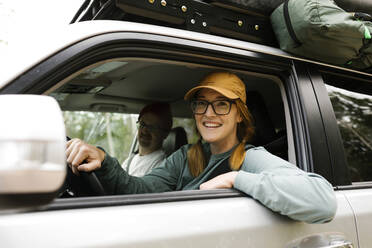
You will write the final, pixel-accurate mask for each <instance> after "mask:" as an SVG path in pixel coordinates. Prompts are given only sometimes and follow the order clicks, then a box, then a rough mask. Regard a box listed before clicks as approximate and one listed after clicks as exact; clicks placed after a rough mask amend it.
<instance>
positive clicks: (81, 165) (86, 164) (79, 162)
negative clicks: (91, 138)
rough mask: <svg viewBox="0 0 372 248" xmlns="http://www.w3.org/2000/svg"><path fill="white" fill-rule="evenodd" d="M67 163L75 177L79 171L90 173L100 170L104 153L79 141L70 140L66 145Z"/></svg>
mask: <svg viewBox="0 0 372 248" xmlns="http://www.w3.org/2000/svg"><path fill="white" fill-rule="evenodd" d="M66 157H67V163H68V165H69V166H70V168H71V170H72V172H73V173H74V174H75V175H79V171H84V172H90V171H94V170H96V169H99V168H101V165H102V161H103V160H104V158H105V152H104V151H102V150H101V149H99V148H97V147H95V146H92V145H89V144H87V143H85V142H84V141H82V140H80V139H72V140H70V141H68V142H67V145H66Z"/></svg>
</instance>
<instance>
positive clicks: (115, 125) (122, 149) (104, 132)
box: [63, 111, 137, 163]
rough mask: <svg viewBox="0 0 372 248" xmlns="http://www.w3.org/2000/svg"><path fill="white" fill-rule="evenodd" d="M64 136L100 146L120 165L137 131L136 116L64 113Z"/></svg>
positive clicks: (77, 112)
mask: <svg viewBox="0 0 372 248" xmlns="http://www.w3.org/2000/svg"><path fill="white" fill-rule="evenodd" d="M63 116H64V120H65V126H66V134H67V136H69V137H70V138H79V139H82V140H84V141H85V142H87V143H89V144H92V145H96V146H100V147H102V148H103V149H105V150H106V151H107V152H108V153H109V154H110V155H112V156H114V157H116V158H117V159H118V160H119V162H120V163H121V162H122V161H124V159H125V158H126V157H127V156H128V153H129V149H130V146H131V144H132V141H133V138H134V136H135V133H136V131H137V129H136V126H135V121H136V120H137V116H136V115H130V114H118V113H101V112H83V111H74V112H71V111H65V112H63Z"/></svg>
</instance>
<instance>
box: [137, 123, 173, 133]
mask: <svg viewBox="0 0 372 248" xmlns="http://www.w3.org/2000/svg"><path fill="white" fill-rule="evenodd" d="M136 124H137V128H138V129H139V128H146V129H147V130H148V131H149V132H151V133H154V132H156V131H166V130H165V129H164V128H161V127H158V126H156V125H148V124H146V123H145V122H144V121H137V122H136Z"/></svg>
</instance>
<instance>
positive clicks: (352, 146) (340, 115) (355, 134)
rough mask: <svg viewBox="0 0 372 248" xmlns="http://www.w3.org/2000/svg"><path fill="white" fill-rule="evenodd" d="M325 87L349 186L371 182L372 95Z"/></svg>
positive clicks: (335, 87) (329, 86) (355, 86)
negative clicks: (347, 171) (341, 141)
mask: <svg viewBox="0 0 372 248" xmlns="http://www.w3.org/2000/svg"><path fill="white" fill-rule="evenodd" d="M353 84H355V85H354V86H353V87H354V88H355V89H358V92H357V91H356V90H351V89H345V88H344V87H337V86H334V85H332V86H331V85H326V88H327V91H328V95H329V98H330V100H331V103H332V106H333V109H334V112H335V115H336V119H337V125H338V128H339V130H340V133H341V137H342V140H343V145H344V150H345V156H346V159H347V163H348V169H349V175H350V179H351V181H352V182H365V181H372V94H371V93H370V92H363V91H361V90H360V89H363V88H362V87H357V84H358V82H353Z"/></svg>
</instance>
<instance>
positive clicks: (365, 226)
mask: <svg viewBox="0 0 372 248" xmlns="http://www.w3.org/2000/svg"><path fill="white" fill-rule="evenodd" d="M343 193H344V194H345V195H346V197H347V200H348V201H349V202H350V205H351V206H352V209H353V211H354V213H355V221H356V225H357V230H358V236H359V243H360V247H369V246H370V244H372V235H371V228H372V224H371V221H372V189H354V190H345V191H344V192H343Z"/></svg>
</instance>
